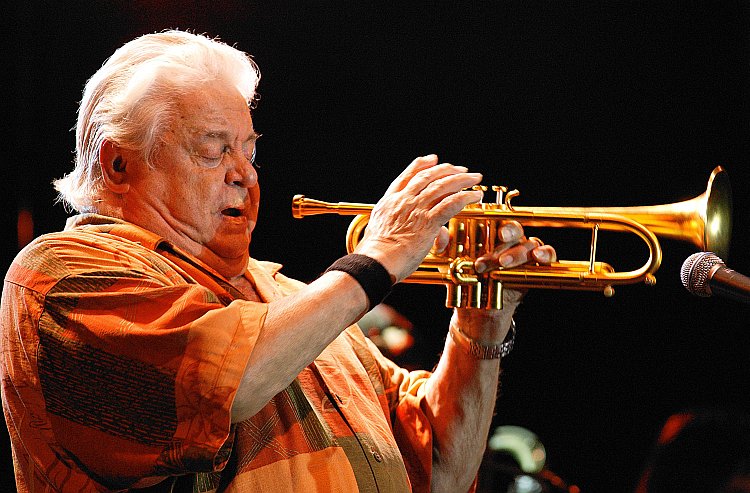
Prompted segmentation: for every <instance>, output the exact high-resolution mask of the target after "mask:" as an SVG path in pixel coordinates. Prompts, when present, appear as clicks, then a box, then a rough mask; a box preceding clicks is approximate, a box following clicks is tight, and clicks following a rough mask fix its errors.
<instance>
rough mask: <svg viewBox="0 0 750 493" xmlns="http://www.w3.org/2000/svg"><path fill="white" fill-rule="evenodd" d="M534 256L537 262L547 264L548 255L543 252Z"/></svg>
mask: <svg viewBox="0 0 750 493" xmlns="http://www.w3.org/2000/svg"><path fill="white" fill-rule="evenodd" d="M534 256H535V257H536V261H537V262H542V263H546V262H549V254H548V253H547V252H545V251H544V250H541V251H538V252H535V253H534Z"/></svg>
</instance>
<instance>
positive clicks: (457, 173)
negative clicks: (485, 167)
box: [401, 163, 482, 202]
mask: <svg viewBox="0 0 750 493" xmlns="http://www.w3.org/2000/svg"><path fill="white" fill-rule="evenodd" d="M481 180H482V175H481V174H480V173H469V172H468V169H467V168H465V167H464V166H454V165H452V164H449V163H441V164H438V165H436V166H432V167H430V168H425V169H422V170H420V171H419V172H417V173H416V174H414V176H413V177H412V178H411V179H410V180H409V182H408V183H407V184H406V185H405V186H404V187H403V188H402V189H401V191H403V192H404V193H406V194H409V195H413V196H417V195H420V196H422V195H423V196H425V197H430V198H432V201H433V202H437V201H438V200H439V198H440V197H441V196H443V195H448V194H450V193H455V192H457V191H459V190H461V189H463V188H469V187H471V186H473V185H476V184H478V183H479V182H480V181H481Z"/></svg>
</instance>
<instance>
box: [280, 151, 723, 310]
mask: <svg viewBox="0 0 750 493" xmlns="http://www.w3.org/2000/svg"><path fill="white" fill-rule="evenodd" d="M480 188H481V189H482V190H486V187H483V186H481V187H480ZM492 190H493V191H495V192H496V201H495V202H494V203H478V204H470V205H468V206H466V207H464V209H463V210H461V212H459V213H458V214H457V215H455V216H454V217H453V218H451V219H450V221H449V222H448V230H449V232H450V238H451V240H450V243H449V245H448V247H447V248H446V250H444V251H443V252H440V253H430V254H428V255H427V257H425V259H424V260H423V261H422V263H421V264H420V266H419V268H418V269H417V270H416V271H415V272H414V273H412V274H411V275H410V276H409V277H408V278H407V279H405V280H404V282H407V283H417V284H444V285H445V286H446V287H447V290H448V293H447V297H446V303H445V304H446V306H447V307H449V308H451V307H471V308H494V309H500V308H502V288H503V286H505V287H511V288H520V289H528V288H547V289H569V290H586V291H601V292H603V293H604V295H605V296H612V295H613V294H614V287H613V286H615V285H620V284H633V283H638V282H645V283H646V284H648V285H653V284H654V283H655V282H656V278H655V276H654V273H655V272H656V271H657V270H658V269H659V266H660V265H661V259H662V249H661V246H660V244H659V241H658V239H657V235H658V236H662V237H664V238H669V239H673V240H679V241H687V242H690V243H692V244H693V245H695V246H696V247H698V248H699V249H701V250H708V251H712V252H714V253H716V254H717V255H718V256H719V257H721V258H723V259H726V258H727V255H728V253H729V244H730V239H731V230H732V191H731V186H730V184H729V177H728V175H727V173H726V171H724V169H722V168H721V167H720V166H719V167H716V168H715V169H714V170H713V172H712V173H711V176H710V177H709V180H708V186H707V188H706V191H705V192H704V193H702V194H701V195H699V196H697V197H695V198H693V199H690V200H686V201H684V202H677V203H673V204H664V205H652V206H639V207H605V208H594V207H514V206H513V205H512V204H511V200H512V199H513V198H514V197H516V196H518V195H519V192H518V191H517V190H512V191H507V189H506V188H505V187H500V186H494V187H492ZM373 207H374V206H373V205H371V204H361V203H352V202H338V203H331V202H323V201H320V200H314V199H308V198H305V197H304V196H303V195H296V196H295V197H294V199H293V201H292V213H293V215H294V217H296V218H301V217H304V216H309V215H315V214H330V213H334V214H340V215H356V217H355V218H354V219H353V220H352V222H351V224H350V225H349V229H348V231H347V235H346V248H347V251H348V252H350V253H351V252H353V251H354V249H355V248H356V247H357V244H358V243H359V240H360V238H361V237H362V234H363V233H364V230H365V228H366V226H367V222H368V220H369V213H370V211H371V210H372V208H373ZM507 220H515V221H518V222H520V223H521V224H522V225H523V226H524V227H530V226H533V227H549V228H578V229H590V230H591V244H590V255H589V258H588V260H583V261H581V260H560V261H558V262H555V263H553V264H551V265H533V264H528V265H523V266H520V267H515V268H512V269H498V270H493V271H491V272H485V273H482V274H479V273H477V272H476V271H475V270H474V261H475V260H476V259H477V258H478V257H480V256H481V255H484V254H486V253H488V252H492V251H493V250H494V248H495V246H496V244H497V243H499V239H498V238H497V228H498V226H499V224H500V222H502V221H507ZM599 231H619V232H630V233H633V234H635V235H636V236H638V237H639V238H640V239H641V240H643V241H644V242H645V243H646V246H647V248H648V252H649V258H648V260H647V261H646V263H645V264H643V265H642V266H641V267H640V268H638V269H635V270H632V271H627V272H617V271H615V269H614V268H613V267H612V266H611V265H610V264H608V263H605V262H601V261H598V260H597V259H596V255H597V240H598V235H599Z"/></svg>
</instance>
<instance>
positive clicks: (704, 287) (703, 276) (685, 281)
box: [680, 252, 724, 297]
mask: <svg viewBox="0 0 750 493" xmlns="http://www.w3.org/2000/svg"><path fill="white" fill-rule="evenodd" d="M716 264H722V265H723V264H724V261H723V260H721V259H720V258H719V257H718V256H716V254H714V253H713V252H698V253H694V254H692V255H691V256H689V257H688V258H687V259H685V262H683V264H682V269H681V270H680V279H682V285H683V286H685V289H687V290H688V291H690V292H691V293H693V294H694V295H696V296H703V297H708V296H711V289H710V287H709V285H708V274H709V272H711V268H712V267H713V266H714V265H716Z"/></svg>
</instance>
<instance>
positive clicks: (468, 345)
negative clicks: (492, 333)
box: [448, 318, 516, 359]
mask: <svg viewBox="0 0 750 493" xmlns="http://www.w3.org/2000/svg"><path fill="white" fill-rule="evenodd" d="M448 334H449V337H450V339H451V340H452V341H453V344H455V345H456V346H457V347H458V348H460V349H461V350H462V351H464V352H465V353H467V354H469V355H471V356H473V357H474V358H476V359H499V358H504V357H506V356H507V355H508V354H510V352H511V351H512V350H513V345H514V343H515V340H516V323H515V321H514V320H513V319H512V318H511V321H510V329H509V330H508V333H507V335H506V337H505V339H504V340H503V341H502V342H500V343H492V342H490V343H487V342H484V341H479V340H477V339H474V338H471V337H469V336H467V335H466V333H464V332H463V331H462V330H461V328H460V327H459V326H458V325H456V324H455V323H453V322H451V324H450V327H449V329H448Z"/></svg>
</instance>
